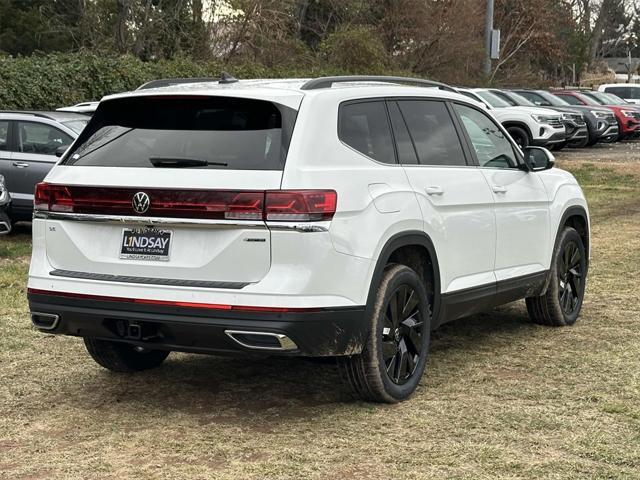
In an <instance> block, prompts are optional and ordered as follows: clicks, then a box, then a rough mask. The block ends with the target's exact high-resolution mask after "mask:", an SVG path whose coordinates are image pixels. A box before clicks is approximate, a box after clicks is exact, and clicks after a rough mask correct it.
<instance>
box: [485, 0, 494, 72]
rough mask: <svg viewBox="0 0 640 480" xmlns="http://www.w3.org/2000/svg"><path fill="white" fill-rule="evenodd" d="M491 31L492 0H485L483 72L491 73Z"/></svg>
mask: <svg viewBox="0 0 640 480" xmlns="http://www.w3.org/2000/svg"><path fill="white" fill-rule="evenodd" d="M492 31H493V0H487V16H486V18H485V22H484V50H485V53H484V74H485V75H486V76H487V77H488V76H489V75H491V32H492Z"/></svg>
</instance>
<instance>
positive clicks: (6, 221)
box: [0, 207, 12, 236]
mask: <svg viewBox="0 0 640 480" xmlns="http://www.w3.org/2000/svg"><path fill="white" fill-rule="evenodd" d="M0 208H2V207H0ZM0 223H2V225H0V236H2V235H8V234H9V233H11V229H12V225H11V219H10V218H9V215H6V214H5V213H2V211H0Z"/></svg>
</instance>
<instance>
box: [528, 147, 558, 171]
mask: <svg viewBox="0 0 640 480" xmlns="http://www.w3.org/2000/svg"><path fill="white" fill-rule="evenodd" d="M522 153H523V154H524V163H525V165H526V166H527V168H528V169H529V171H531V172H539V171H541V170H548V169H550V168H553V166H554V165H555V163H556V159H555V157H554V156H553V154H552V153H551V152H550V151H549V150H547V149H546V148H544V147H525V148H523V149H522Z"/></svg>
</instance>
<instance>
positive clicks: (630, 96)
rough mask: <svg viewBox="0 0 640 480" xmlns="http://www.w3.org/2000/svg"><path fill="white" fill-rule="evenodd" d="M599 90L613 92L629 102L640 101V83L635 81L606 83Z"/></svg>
mask: <svg viewBox="0 0 640 480" xmlns="http://www.w3.org/2000/svg"><path fill="white" fill-rule="evenodd" d="M598 91H599V92H606V93H612V94H614V95H616V96H618V97H620V98H622V99H624V100H625V101H626V102H629V103H640V85H638V84H635V83H605V84H604V85H600V86H599V87H598Z"/></svg>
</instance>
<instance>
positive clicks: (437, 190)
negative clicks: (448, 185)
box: [425, 186, 444, 195]
mask: <svg viewBox="0 0 640 480" xmlns="http://www.w3.org/2000/svg"><path fill="white" fill-rule="evenodd" d="M425 190H426V191H427V195H442V194H443V193H444V190H443V189H442V187H438V186H433V187H427V188H425Z"/></svg>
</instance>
